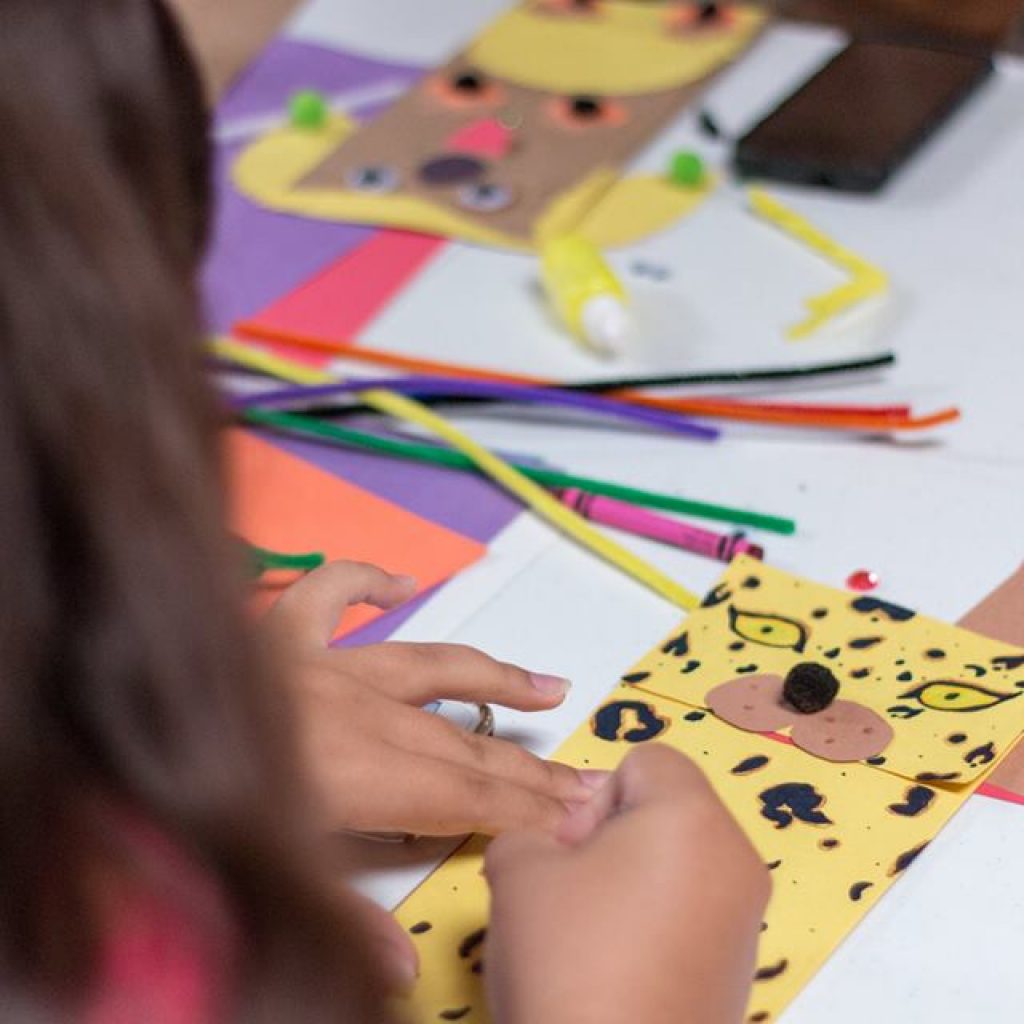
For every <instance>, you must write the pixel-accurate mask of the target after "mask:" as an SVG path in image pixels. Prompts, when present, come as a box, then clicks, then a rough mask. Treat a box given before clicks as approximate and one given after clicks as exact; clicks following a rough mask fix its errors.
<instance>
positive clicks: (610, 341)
mask: <svg viewBox="0 0 1024 1024" xmlns="http://www.w3.org/2000/svg"><path fill="white" fill-rule="evenodd" d="M580 328H581V330H582V332H583V335H584V336H585V338H586V340H587V342H588V344H589V345H590V347H591V348H593V349H594V351H595V352H598V353H600V354H601V355H604V356H618V355H622V353H623V351H624V349H625V347H626V343H627V341H628V340H629V331H630V316H629V312H628V310H627V309H626V307H625V305H624V304H623V303H622V302H621V301H620V300H619V299H618V298H617V297H616V296H614V295H595V296H593V297H592V298H590V299H587V301H586V302H585V303H584V304H583V308H582V309H581V310H580Z"/></svg>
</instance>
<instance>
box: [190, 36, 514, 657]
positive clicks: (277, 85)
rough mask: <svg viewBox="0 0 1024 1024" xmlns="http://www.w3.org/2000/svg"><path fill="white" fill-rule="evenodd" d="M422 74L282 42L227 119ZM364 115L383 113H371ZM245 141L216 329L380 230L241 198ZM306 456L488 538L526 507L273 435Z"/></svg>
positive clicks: (219, 216)
mask: <svg viewBox="0 0 1024 1024" xmlns="http://www.w3.org/2000/svg"><path fill="white" fill-rule="evenodd" d="M420 74H422V69H419V68H413V67H409V66H407V65H399V64H392V63H386V62H384V61H376V60H370V59H368V58H366V57H362V56H356V55H354V54H348V53H342V52H339V51H337V50H331V49H327V48H325V47H319V46H313V45H309V44H306V43H297V42H291V41H288V40H282V39H279V40H277V41H276V42H274V43H272V44H271V45H270V46H269V47H268V48H267V50H266V51H265V53H264V54H263V56H262V57H260V58H259V59H258V60H257V61H256V62H255V63H254V64H253V65H252V66H251V67H250V69H249V70H248V71H247V72H246V73H245V74H244V75H243V76H242V77H241V78H240V79H239V80H238V81H237V83H236V84H235V86H234V87H233V88H232V89H231V91H230V92H229V93H228V95H227V96H226V98H225V99H224V100H223V101H222V103H221V104H220V107H219V108H218V111H217V122H218V123H219V124H226V123H228V122H230V121H232V120H234V119H236V118H245V117H251V116H256V115H262V114H268V115H272V114H273V113H274V112H275V111H280V112H282V114H283V112H284V111H285V109H286V107H287V103H288V99H289V97H290V96H291V94H292V93H293V92H295V91H296V90H297V89H306V88H312V89H319V90H322V91H324V92H326V93H336V92H342V91H345V90H347V89H353V88H358V87H360V86H364V85H370V84H371V83H374V82H378V81H381V80H383V79H392V80H393V79H394V78H396V77H400V76H407V77H408V80H409V82H410V83H411V82H412V81H414V80H415V79H416V78H417V77H418V76H419V75H420ZM362 113H364V115H369V114H372V113H374V111H372V110H370V111H364V112H362ZM242 145H244V143H236V144H232V145H222V146H219V147H218V148H217V152H216V167H215V179H214V187H215V190H216V191H215V194H216V199H217V209H216V215H215V225H214V231H213V240H212V244H211V247H210V251H209V253H208V256H207V260H206V266H205V269H204V274H203V292H204V299H205V304H206V310H207V318H208V322H209V326H210V327H211V329H213V330H215V331H223V330H227V329H228V328H230V327H231V326H232V325H233V324H234V323H235V322H236V321H238V320H240V319H243V318H245V317H248V316H252V315H253V314H255V313H257V312H259V311H260V310H261V309H263V308H265V307H266V306H268V305H269V304H270V303H271V302H274V301H275V300H277V299H279V298H281V297H282V296H283V295H286V294H287V293H288V292H290V291H292V290H294V289H295V288H297V287H298V286H299V285H300V284H302V283H303V282H304V281H306V280H308V279H309V278H310V277H312V276H313V275H314V274H315V273H318V272H319V271H320V270H322V269H323V268H324V267H326V266H327V265H328V264H329V263H331V262H332V261H334V260H337V259H340V258H341V257H342V256H344V255H345V253H347V252H349V251H350V250H352V249H354V248H355V247H356V246H358V245H359V244H361V243H362V242H363V241H365V240H366V239H368V238H369V237H370V236H371V235H372V234H373V233H374V231H375V229H374V228H372V227H367V226H363V225H354V224H332V223H325V222H322V221H316V220H312V219H307V218H304V217H293V216H289V215H287V214H279V213H274V212H271V211H269V210H265V209H263V208H261V207H259V206H256V205H255V204H253V203H251V202H249V201H248V200H247V199H245V198H243V197H242V196H240V195H239V194H238V193H237V192H236V191H235V189H234V187H233V186H232V184H231V181H230V170H231V164H232V162H233V160H234V159H235V158H236V157H237V155H238V153H239V151H240V150H241V148H242ZM267 438H268V440H270V441H272V442H273V443H274V444H277V445H280V446H281V447H282V448H284V449H285V450H287V451H290V452H292V453H293V454H295V455H297V456H298V457H300V458H303V459H306V460H307V461H309V462H311V463H313V464H314V465H316V466H319V467H320V468H321V469H324V470H325V471H327V472H329V473H332V474H334V475H335V476H339V477H341V478H343V479H345V480H348V481H349V482H351V483H353V484H355V485H356V486H358V487H363V488H365V489H366V490H368V491H370V492H372V493H373V494H376V495H378V496H380V497H382V498H384V499H386V500H389V501H393V502H394V503H395V504H396V505H400V506H402V507H403V508H406V509H408V510H409V511H411V512H413V513H415V514H417V515H421V516H423V518H425V519H430V520H432V521H433V522H436V523H439V524H441V525H442V526H447V527H448V528H449V529H452V530H456V531H457V532H459V533H462V534H464V535H466V536H468V537H472V538H473V539H474V540H478V541H481V542H484V543H486V542H488V541H490V540H492V539H493V538H494V537H495V536H496V535H497V534H498V533H499V532H500V531H501V530H502V529H503V528H504V527H505V526H507V525H508V524H509V523H511V522H512V520H514V519H515V518H516V516H517V515H518V514H519V512H520V511H521V507H520V506H519V505H518V503H517V502H515V501H514V500H513V499H512V498H509V497H508V496H507V495H506V494H504V492H502V491H500V490H499V489H498V488H496V487H495V486H493V485H492V484H490V483H488V482H487V481H485V480H481V479H479V478H477V477H473V476H471V475H469V474H466V473H460V472H458V471H455V470H449V469H445V468H443V467H439V466H421V465H416V464H414V463H406V462H399V461H398V460H395V459H387V458H382V457H379V456H374V455H368V454H366V453H361V452H355V451H352V452H349V451H344V450H340V449H337V448H329V447H326V446H324V445H316V444H310V443H308V442H304V441H295V440H291V439H285V438H281V437H279V436H276V435H267ZM431 596H432V595H431V594H426V595H422V596H421V597H419V598H417V599H416V600H415V601H412V602H410V603H409V604H408V605H406V606H404V607H403V608H399V609H396V610H395V611H393V612H389V613H387V614H386V615H383V616H381V617H380V618H379V619H377V620H375V621H374V622H371V623H370V624H369V625H367V626H364V627H363V628H362V629H360V630H358V631H357V632H356V633H354V634H352V635H350V636H348V637H346V639H345V641H344V643H345V644H346V645H348V644H357V643H376V642H378V641H381V640H385V639H387V637H388V636H390V635H391V633H393V632H394V630H395V629H397V628H398V627H399V626H400V625H401V624H402V623H403V622H404V621H405V620H406V619H408V618H409V617H410V616H411V615H412V614H413V613H414V612H415V611H417V610H418V609H419V608H420V607H422V605H423V604H424V603H425V602H426V601H428V600H430V597H431Z"/></svg>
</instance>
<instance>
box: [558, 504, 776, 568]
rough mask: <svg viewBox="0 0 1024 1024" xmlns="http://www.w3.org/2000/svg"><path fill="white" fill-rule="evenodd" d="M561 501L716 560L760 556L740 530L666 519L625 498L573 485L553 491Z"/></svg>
mask: <svg viewBox="0 0 1024 1024" xmlns="http://www.w3.org/2000/svg"><path fill="white" fill-rule="evenodd" d="M557 493H558V497H559V498H560V499H561V501H562V503H563V504H564V505H568V506H569V508H571V509H573V510H574V511H576V512H578V513H579V514H580V515H581V516H583V517H584V518H585V519H589V520H591V521H592V522H595V523H600V524H601V525H603V526H611V527H612V528H614V529H616V530H622V531H624V532H625V533H632V534H634V535H635V536H637V537H649V538H650V539H651V540H657V541H661V543H663V544H671V545H672V546H673V547H677V548H682V549H683V550H684V551H690V552H692V553H693V554H695V555H703V556H704V557H705V558H714V559H717V560H718V561H719V562H731V561H732V560H733V559H734V558H735V557H736V556H737V555H750V556H751V557H752V558H758V559H760V558H764V548H762V547H760V546H759V545H757V544H751V543H750V542H749V541H747V540H744V538H743V534H742V533H731V534H729V533H716V532H715V531H714V530H705V529H702V528H701V527H699V526H692V525H691V524H690V523H683V522H680V521H679V520H678V519H670V518H669V517H668V516H661V515H658V514H657V513H656V512H648V511H647V510H646V509H641V508H637V507H636V506H634V505H630V504H629V503H628V502H625V501H616V500H615V499H614V498H603V497H601V496H600V495H598V494H589V493H588V492H586V491H580V490H577V489H575V488H568V489H566V490H560V491H558V492H557Z"/></svg>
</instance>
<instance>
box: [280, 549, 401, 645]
mask: <svg viewBox="0 0 1024 1024" xmlns="http://www.w3.org/2000/svg"><path fill="white" fill-rule="evenodd" d="M415 590H416V581H415V580H414V579H413V578H412V577H411V576H394V575H392V574H391V573H389V572H385V571H384V570H383V569H378V568H377V566H375V565H368V564H367V563H365V562H330V563H328V564H327V565H324V566H321V567H320V568H319V569H315V570H314V571H313V572H311V573H309V574H308V575H306V576H304V577H303V578H302V579H300V580H299V581H298V582H296V583H294V584H293V585H292V586H290V587H289V588H288V589H287V590H286V591H285V592H284V593H283V594H282V595H281V598H280V600H279V601H278V602H277V604H276V605H274V608H273V609H272V611H271V612H270V617H271V624H272V626H273V628H275V629H277V630H279V631H281V633H282V634H283V635H284V636H285V637H287V638H288V640H289V641H290V642H292V643H295V642H297V643H299V644H300V645H302V646H308V647H323V646H324V645H326V644H327V643H328V642H329V641H330V639H331V637H332V636H333V635H334V632H335V630H336V629H337V627H338V622H339V620H340V619H341V616H342V615H343V614H344V613H345V610H346V609H347V608H349V607H351V606H352V605H355V604H372V605H373V606H374V607H376V608H393V607H395V606H396V605H399V604H401V603H402V602H403V601H407V600H408V599H409V598H410V597H412V595H413V593H414V592H415Z"/></svg>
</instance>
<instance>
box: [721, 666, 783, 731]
mask: <svg viewBox="0 0 1024 1024" xmlns="http://www.w3.org/2000/svg"><path fill="white" fill-rule="evenodd" d="M704 703H705V704H707V706H708V707H709V708H710V709H711V710H712V711H713V712H714V713H715V714H716V715H717V716H718V717H719V718H721V719H722V721H724V722H728V723H729V724H730V725H735V726H736V727H737V728H738V729H746V730H748V731H749V732H776V731H777V730H779V729H784V728H785V727H786V726H787V725H792V724H793V720H794V719H795V718H798V717H800V716H799V715H798V714H797V713H796V712H795V711H794V710H793V709H792V708H791V707H789V706H788V705H786V704H784V703H783V700H782V676H774V675H759V676H740V677H739V678H737V679H731V680H730V681H729V682H727V683H722V684H721V686H716V687H715V688H714V689H713V690H709V691H708V693H707V695H706V696H705V697H704Z"/></svg>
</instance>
